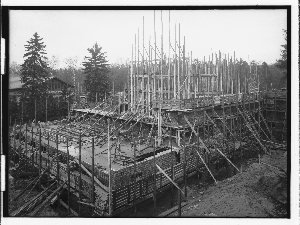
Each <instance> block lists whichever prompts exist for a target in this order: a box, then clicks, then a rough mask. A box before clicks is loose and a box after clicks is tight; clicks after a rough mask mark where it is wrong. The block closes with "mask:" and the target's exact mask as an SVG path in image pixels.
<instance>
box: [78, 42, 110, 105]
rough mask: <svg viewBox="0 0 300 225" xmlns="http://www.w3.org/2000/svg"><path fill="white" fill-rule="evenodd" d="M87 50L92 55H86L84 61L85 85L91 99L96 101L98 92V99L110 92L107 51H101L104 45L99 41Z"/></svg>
mask: <svg viewBox="0 0 300 225" xmlns="http://www.w3.org/2000/svg"><path fill="white" fill-rule="evenodd" d="M87 50H88V51H89V53H90V55H91V56H88V57H85V62H83V63H82V64H83V66H84V70H83V73H84V75H85V80H84V86H85V89H86V91H87V92H88V99H89V101H95V99H96V93H97V95H98V100H99V99H103V98H104V96H105V95H106V96H107V95H108V94H109V79H108V73H109V71H108V69H107V66H108V64H107V60H106V56H105V52H102V51H101V50H102V47H100V46H98V44H97V43H96V44H94V46H93V47H92V48H88V49H87Z"/></svg>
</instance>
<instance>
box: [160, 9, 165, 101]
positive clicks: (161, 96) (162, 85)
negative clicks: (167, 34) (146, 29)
mask: <svg viewBox="0 0 300 225" xmlns="http://www.w3.org/2000/svg"><path fill="white" fill-rule="evenodd" d="M160 18H161V50H160V51H161V53H160V54H161V56H160V102H162V100H163V98H164V97H163V89H164V81H163V57H164V53H163V46H164V45H163V33H164V32H163V31H164V30H163V20H162V11H161V14H160Z"/></svg>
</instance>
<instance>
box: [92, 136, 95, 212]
mask: <svg viewBox="0 0 300 225" xmlns="http://www.w3.org/2000/svg"><path fill="white" fill-rule="evenodd" d="M94 180H95V138H94V137H93V138H92V205H95V181H94ZM94 209H95V208H94V207H93V208H92V210H93V211H92V215H93V213H94Z"/></svg>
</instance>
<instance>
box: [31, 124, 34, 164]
mask: <svg viewBox="0 0 300 225" xmlns="http://www.w3.org/2000/svg"><path fill="white" fill-rule="evenodd" d="M33 143H34V141H33V126H32V125H31V144H32V145H31V153H32V155H31V160H32V168H33V169H34V152H33Z"/></svg>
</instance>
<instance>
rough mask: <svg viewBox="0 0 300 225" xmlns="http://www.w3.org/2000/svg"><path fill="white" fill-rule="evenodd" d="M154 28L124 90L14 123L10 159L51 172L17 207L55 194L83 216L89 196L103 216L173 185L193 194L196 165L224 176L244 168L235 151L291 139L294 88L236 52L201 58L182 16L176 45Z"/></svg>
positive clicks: (27, 210) (264, 148)
mask: <svg viewBox="0 0 300 225" xmlns="http://www.w3.org/2000/svg"><path fill="white" fill-rule="evenodd" d="M154 34H155V29H154ZM154 37H155V39H154V43H150V42H149V45H148V46H146V45H145V43H144V35H143V38H142V40H143V41H142V44H140V42H141V41H140V40H139V39H140V38H139V34H138V37H137V38H135V44H134V45H132V54H131V62H130V68H129V69H130V75H129V76H128V82H127V85H126V86H127V88H126V90H125V91H124V92H123V93H122V94H119V95H116V96H112V97H110V98H109V99H107V100H105V101H102V102H97V103H96V105H95V106H94V107H92V108H84V109H83V108H73V109H72V110H71V114H72V115H71V116H70V117H69V120H68V119H65V120H62V121H52V122H46V123H39V124H29V125H27V124H26V125H22V126H15V127H14V129H13V131H12V132H11V135H10V147H11V148H10V151H11V159H10V160H11V161H13V162H15V163H19V164H20V163H24V164H25V165H26V167H25V168H30V167H31V168H36V169H38V170H39V176H38V177H37V178H36V179H35V182H37V183H39V185H40V187H41V186H43V185H42V184H41V177H43V175H44V174H50V177H52V179H50V181H49V182H48V186H47V185H45V184H44V190H43V192H41V195H40V197H39V198H37V199H35V201H31V202H29V203H26V204H25V205H24V206H22V207H20V209H18V210H17V211H15V212H14V213H13V214H12V216H22V215H27V216H34V215H36V213H37V212H38V211H39V210H40V209H41V208H42V207H43V206H45V205H46V204H48V203H50V202H51V201H55V200H58V201H59V202H60V204H62V205H63V206H65V207H66V208H68V210H69V212H70V213H73V214H74V215H77V216H81V211H82V207H87V206H88V207H90V208H91V209H92V211H93V215H98V216H114V215H117V214H118V213H120V212H122V211H124V210H126V209H128V208H132V207H136V205H137V204H139V203H141V202H144V201H145V200H147V199H151V198H153V200H154V206H155V204H156V198H157V192H160V193H161V192H162V191H164V190H166V189H169V188H171V187H172V188H173V187H175V188H177V189H178V190H179V193H181V194H182V195H186V189H183V190H182V189H180V188H179V186H178V184H179V183H186V180H187V179H188V178H189V177H190V176H193V175H195V174H202V175H204V174H206V175H207V176H208V177H210V178H211V179H213V180H214V181H215V182H217V180H216V178H215V174H216V173H217V172H218V170H219V168H220V167H221V166H222V165H223V164H227V165H228V166H229V167H232V169H233V170H235V171H237V172H241V171H240V168H238V167H237V166H236V165H235V164H234V160H235V159H237V158H241V157H243V155H245V154H246V153H247V152H245V149H247V151H249V152H251V154H254V155H255V154H256V155H258V154H269V151H270V148H272V149H274V148H286V91H276V92H275V91H269V92H267V91H266V90H261V85H260V76H259V75H258V73H257V68H258V67H259V65H250V66H248V67H247V68H246V69H245V67H243V64H242V63H241V61H242V60H241V59H238V58H237V57H236V56H235V53H234V54H233V55H229V54H222V53H221V52H218V53H213V54H211V55H209V56H208V57H206V58H204V59H203V60H199V59H193V58H192V52H189V53H187V52H186V50H185V49H186V47H185V38H183V40H181V36H180V25H179V26H178V33H176V32H175V38H172V39H175V42H174V45H173V46H172V45H171V41H170V40H171V39H170V34H169V45H168V46H167V48H164V47H163V44H162V43H163V37H162V36H161V43H160V45H158V44H157V43H156V36H155V35H154ZM140 45H141V46H140ZM158 46H160V47H159V48H158ZM140 48H141V49H142V50H140ZM171 50H172V54H171V53H170V52H171ZM165 52H166V53H165ZM167 55H168V57H167ZM171 55H172V56H171ZM243 151H244V152H243ZM185 187H186V185H185ZM41 188H43V187H41ZM63 189H65V190H67V195H68V198H67V199H68V201H67V202H64V201H62V200H61V199H60V194H61V193H62V190H63ZM43 195H44V196H46V197H44V198H42V196H43ZM70 195H73V196H76V198H77V204H78V206H76V209H75V208H72V207H71V205H70V202H69V199H70Z"/></svg>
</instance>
